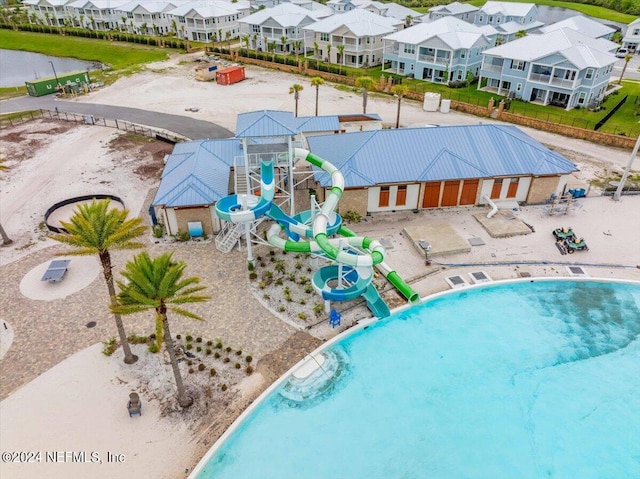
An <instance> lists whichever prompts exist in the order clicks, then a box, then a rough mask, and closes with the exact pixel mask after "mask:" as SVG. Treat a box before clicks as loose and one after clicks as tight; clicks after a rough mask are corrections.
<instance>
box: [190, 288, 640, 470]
mask: <svg viewBox="0 0 640 479" xmlns="http://www.w3.org/2000/svg"><path fill="white" fill-rule="evenodd" d="M639 334H640V286H639V285H637V284H635V285H634V284H620V283H604V282H565V281H551V282H547V281H536V282H527V283H511V284H504V285H495V286H491V287H485V288H477V289H471V290H467V291H463V292H458V293H454V294H450V295H446V296H442V297H440V298H436V299H434V300H432V301H429V302H427V303H426V304H423V305H421V306H418V307H414V308H411V309H409V310H406V311H404V312H402V313H399V314H397V315H394V316H392V317H391V318H389V319H387V320H384V321H379V322H377V323H375V324H373V325H371V326H369V327H368V328H366V329H365V330H362V331H358V332H356V333H355V334H353V335H351V336H349V337H347V338H345V339H344V340H342V341H341V342H339V343H337V344H336V345H334V346H333V347H332V349H331V351H332V354H330V355H329V359H328V360H327V361H328V363H327V364H326V366H325V367H326V369H327V370H330V371H331V372H332V375H333V377H334V379H333V380H324V381H323V379H322V378H321V377H320V378H318V377H316V378H315V379H313V378H312V379H313V380H312V381H311V382H312V385H311V386H310V389H309V390H306V391H305V390H304V385H301V384H290V383H287V382H285V383H284V384H283V385H282V386H281V387H280V388H279V389H278V390H276V391H274V392H273V393H272V394H270V395H269V396H268V397H267V398H266V399H265V400H264V401H263V402H262V403H261V404H260V405H259V406H258V407H257V408H256V409H255V410H254V412H253V413H251V415H250V416H249V417H248V418H247V420H246V421H244V423H243V424H242V425H241V426H240V427H239V428H238V429H237V430H236V431H235V432H234V433H233V434H232V435H231V436H230V437H229V439H228V440H227V441H226V442H225V443H224V444H223V445H222V446H221V448H220V449H219V450H218V451H217V452H216V453H215V454H214V455H213V456H212V457H211V458H210V459H209V461H208V463H207V465H206V467H205V468H204V469H203V470H202V471H201V472H200V474H199V475H198V479H214V478H215V479H219V478H230V479H254V478H255V479H258V478H259V479H268V478H277V479H283V478H305V479H313V478H322V479H338V478H345V479H347V478H348V479H351V478H372V479H373V478H384V479H393V478H429V479H438V478H443V479H451V478H456V479H458V478H479V479H480V478H483V479H484V478H491V479H501V478H505V479H512V478H517V479H528V478H536V479H537V478H549V477H553V478H567V479H574V478H580V479H590V478H594V479H595V478H620V479H622V478H632V477H634V478H637V477H640V340H639ZM320 374H321V373H320ZM325 379H326V378H325ZM298 389H299V390H298ZM314 390H315V391H316V393H317V394H315V397H314V394H313V393H314Z"/></svg>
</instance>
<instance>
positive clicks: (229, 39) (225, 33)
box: [224, 30, 231, 53]
mask: <svg viewBox="0 0 640 479" xmlns="http://www.w3.org/2000/svg"><path fill="white" fill-rule="evenodd" d="M224 39H225V40H226V41H227V50H229V53H231V32H230V31H229V30H227V31H226V32H224Z"/></svg>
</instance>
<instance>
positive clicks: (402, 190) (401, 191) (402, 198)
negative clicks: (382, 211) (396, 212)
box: [396, 185, 407, 206]
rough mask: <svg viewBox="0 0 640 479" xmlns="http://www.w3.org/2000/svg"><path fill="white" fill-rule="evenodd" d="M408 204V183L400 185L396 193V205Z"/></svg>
mask: <svg viewBox="0 0 640 479" xmlns="http://www.w3.org/2000/svg"><path fill="white" fill-rule="evenodd" d="M406 204H407V185H400V186H398V192H397V193H396V206H404V205H406Z"/></svg>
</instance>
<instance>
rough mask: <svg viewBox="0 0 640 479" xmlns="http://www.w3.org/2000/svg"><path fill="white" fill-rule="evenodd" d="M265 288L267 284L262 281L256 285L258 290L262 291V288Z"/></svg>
mask: <svg viewBox="0 0 640 479" xmlns="http://www.w3.org/2000/svg"><path fill="white" fill-rule="evenodd" d="M266 287H267V283H265V282H264V281H260V282H259V283H258V288H259V289H264V288H266Z"/></svg>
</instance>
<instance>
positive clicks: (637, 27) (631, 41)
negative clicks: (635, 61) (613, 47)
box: [622, 18, 640, 53]
mask: <svg viewBox="0 0 640 479" xmlns="http://www.w3.org/2000/svg"><path fill="white" fill-rule="evenodd" d="M622 48H626V49H627V50H629V51H630V52H632V53H640V18H636V19H635V20H634V21H633V22H631V23H630V24H629V26H628V27H627V33H626V34H625V35H624V37H623V38H622Z"/></svg>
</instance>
